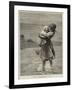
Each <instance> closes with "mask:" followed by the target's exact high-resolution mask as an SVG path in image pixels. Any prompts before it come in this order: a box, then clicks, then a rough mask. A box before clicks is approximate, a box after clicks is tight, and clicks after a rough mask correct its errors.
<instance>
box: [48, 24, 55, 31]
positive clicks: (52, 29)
mask: <svg viewBox="0 0 72 90" xmlns="http://www.w3.org/2000/svg"><path fill="white" fill-rule="evenodd" d="M55 29H56V24H54V23H52V24H50V25H49V30H51V31H53V32H54V31H55Z"/></svg>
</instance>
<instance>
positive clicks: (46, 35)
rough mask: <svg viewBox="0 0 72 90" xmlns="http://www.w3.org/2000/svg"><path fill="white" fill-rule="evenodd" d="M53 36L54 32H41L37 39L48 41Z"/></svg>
mask: <svg viewBox="0 0 72 90" xmlns="http://www.w3.org/2000/svg"><path fill="white" fill-rule="evenodd" d="M54 34H55V32H48V33H46V32H44V31H42V32H41V33H40V35H39V37H41V38H48V39H50V38H51V37H53V35H54Z"/></svg>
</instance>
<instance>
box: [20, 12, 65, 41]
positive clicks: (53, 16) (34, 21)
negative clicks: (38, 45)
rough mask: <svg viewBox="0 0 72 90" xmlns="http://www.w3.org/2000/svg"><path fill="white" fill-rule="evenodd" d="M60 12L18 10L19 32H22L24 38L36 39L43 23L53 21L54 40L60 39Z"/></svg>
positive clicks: (46, 23)
mask: <svg viewBox="0 0 72 90" xmlns="http://www.w3.org/2000/svg"><path fill="white" fill-rule="evenodd" d="M62 14H63V13H61V12H46V11H24V10H20V11H19V25H20V34H24V36H25V39H33V40H34V41H38V34H39V33H40V32H41V30H42V28H43V26H44V25H49V24H51V23H55V24H56V26H57V28H56V31H57V32H56V34H55V36H54V38H53V40H55V41H62Z"/></svg>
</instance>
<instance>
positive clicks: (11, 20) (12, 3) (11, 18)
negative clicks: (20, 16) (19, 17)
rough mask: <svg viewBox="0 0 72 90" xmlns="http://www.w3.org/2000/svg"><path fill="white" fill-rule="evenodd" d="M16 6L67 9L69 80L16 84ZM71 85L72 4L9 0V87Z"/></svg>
mask: <svg viewBox="0 0 72 90" xmlns="http://www.w3.org/2000/svg"><path fill="white" fill-rule="evenodd" d="M14 6H34V7H46V8H47V7H50V8H62V9H67V81H64V82H52V83H36V84H18V85H16V84H15V77H14V68H15V67H14V64H15V63H14V57H15V56H14V49H15V47H14V41H15V37H14V19H15V18H14ZM61 85H70V5H64V4H48V3H33V2H16V1H10V2H9V88H10V89H12V88H29V87H45V86H61Z"/></svg>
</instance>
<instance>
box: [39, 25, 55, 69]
mask: <svg viewBox="0 0 72 90" xmlns="http://www.w3.org/2000/svg"><path fill="white" fill-rule="evenodd" d="M55 29H56V25H55V24H50V25H49V26H44V28H43V30H42V32H41V33H40V35H39V38H40V39H41V42H40V44H39V46H40V47H41V50H40V58H41V60H42V70H43V71H45V64H46V61H49V62H50V66H52V60H53V59H54V58H55V51H54V48H53V43H52V41H51V38H52V37H53V36H54V34H55Z"/></svg>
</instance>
